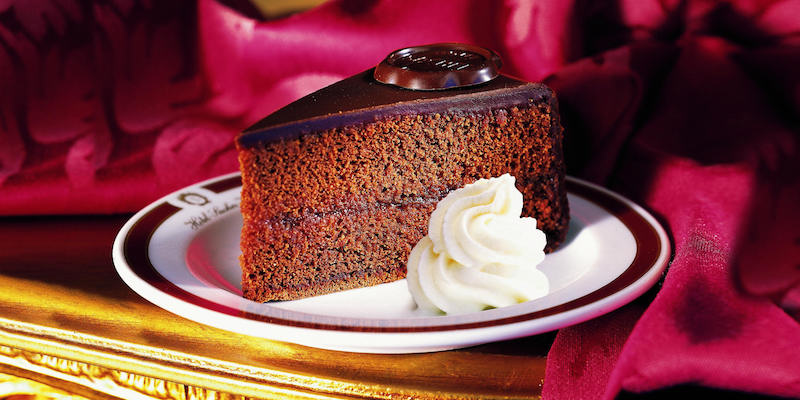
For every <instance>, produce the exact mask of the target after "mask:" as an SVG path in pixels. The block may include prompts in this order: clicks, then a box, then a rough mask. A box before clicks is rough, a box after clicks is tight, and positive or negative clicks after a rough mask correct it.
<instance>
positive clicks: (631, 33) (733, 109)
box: [0, 0, 800, 399]
mask: <svg viewBox="0 0 800 400" xmlns="http://www.w3.org/2000/svg"><path fill="white" fill-rule="evenodd" d="M0 17H2V18H0V214H2V215H16V214H23V215H31V214H59V213H72V214H75V213H98V212H100V213H108V212H131V211H135V210H137V209H139V208H141V207H143V206H144V205H146V204H147V203H148V202H150V201H153V200H155V199H156V198H158V197H159V196H162V195H164V194H166V193H168V192H170V191H172V190H176V189H178V188H180V187H183V186H185V185H188V184H191V183H194V182H197V181H199V180H202V179H205V178H209V177H213V176H216V175H219V174H222V173H226V172H232V171H235V170H236V169H237V163H236V155H235V151H234V148H233V145H232V143H233V142H232V141H233V138H234V136H235V135H236V133H237V132H238V131H239V130H241V129H242V128H243V127H245V126H247V125H248V124H250V123H253V122H255V121H256V120H257V119H258V118H260V117H262V116H264V115H266V114H268V113H269V112H271V111H274V110H276V109H277V108H279V107H281V106H283V105H285V104H287V103H289V102H291V101H292V100H294V99H296V98H299V97H301V96H303V95H304V94H307V93H309V92H311V91H313V90H315V89H318V88H320V87H323V86H325V85H327V84H329V83H332V82H334V81H336V80H338V79H341V78H343V77H346V76H348V75H351V74H354V73H356V72H359V71H362V70H364V69H366V68H369V67H371V66H373V65H374V64H375V63H376V62H378V61H379V60H380V59H381V58H382V57H383V56H384V55H385V54H387V53H388V52H389V51H391V50H394V49H396V48H400V47H404V46H408V45H415V44H422V43H430V42H441V41H459V42H468V43H475V44H478V45H483V46H488V47H491V48H493V49H495V50H496V51H498V52H499V53H500V54H501V56H502V57H503V60H504V64H505V66H504V71H505V72H506V73H509V74H512V75H516V76H519V77H522V78H525V79H528V80H536V81H544V82H546V83H547V84H549V85H550V86H551V87H553V88H554V89H555V90H556V92H557V94H558V96H559V101H560V106H561V113H562V117H563V122H564V125H565V128H566V133H565V135H566V141H565V147H566V155H567V164H568V169H569V173H570V174H573V175H576V176H579V177H583V178H585V179H589V180H591V181H594V182H597V183H600V184H603V185H605V186H608V187H610V188H611V189H613V190H616V191H618V192H620V193H622V194H624V195H626V196H628V197H630V198H631V199H633V200H634V201H636V202H638V203H640V204H641V205H643V206H644V207H646V208H647V209H649V210H650V211H652V212H653V214H654V215H656V217H657V218H658V219H659V220H660V221H661V222H662V223H663V224H664V225H665V227H666V228H667V229H668V231H669V232H670V234H671V236H672V238H673V245H674V257H673V260H672V262H671V264H670V266H669V269H668V271H667V273H666V276H665V277H664V279H663V282H662V283H661V284H660V285H659V286H658V287H657V288H656V289H654V290H653V291H651V295H648V296H644V297H643V298H641V299H639V300H637V301H635V302H634V303H632V304H630V305H628V306H625V307H623V308H621V309H619V310H616V311H614V312H612V313H610V314H608V315H605V316H603V317H600V318H597V319H594V320H591V321H587V322H585V323H583V324H579V325H576V326H572V327H568V328H564V329H562V330H561V331H559V333H558V334H557V336H556V340H555V343H554V344H553V347H552V349H551V351H550V353H549V355H548V365H547V371H546V377H545V381H544V388H543V395H544V397H545V398H546V399H583V398H597V397H604V398H614V397H616V396H619V395H620V394H622V393H625V394H626V396H627V395H632V394H636V393H648V392H654V391H658V390H663V389H667V388H671V387H690V388H691V387H698V388H699V387H702V388H708V389H712V390H726V391H734V392H739V393H758V394H764V395H772V396H787V397H800V346H798V345H797V344H798V343H800V324H798V319H800V264H799V263H800V229H798V222H800V218H799V217H800V208H798V204H800V201H798V200H800V173H798V171H800V157H799V156H798V152H800V143H799V141H800V134H799V133H798V129H799V127H800V118H798V115H800V74H798V73H797V71H800V0H774V1H755V0H742V1H727V2H707V1H689V0H671V1H665V0H659V1H657V0H643V1H640V0H618V1H607V0H603V1H593V2H586V1H578V0H569V1H559V0H539V1H535V0H516V1H513V0H507V1H498V2H483V1H466V0H464V1H449V2H429V1H421V0H407V1H402V2H399V1H331V2H329V3H326V4H324V5H322V6H319V7H317V8H314V9H312V10H309V11H307V12H304V13H301V14H296V15H292V16H289V17H286V18H280V19H275V20H269V21H265V20H256V19H253V18H251V17H248V16H245V15H244V14H243V13H241V12H239V11H238V10H236V9H234V8H231V7H228V6H226V5H223V4H220V3H219V2H217V1H215V0H198V1H196V2H195V1H188V0H186V1H171V2H156V1H133V0H109V1H105V2H89V1H80V0H50V1H38V2H25V1H12V0H7V1H0ZM704 393H708V392H704ZM726 393H727V392H726Z"/></svg>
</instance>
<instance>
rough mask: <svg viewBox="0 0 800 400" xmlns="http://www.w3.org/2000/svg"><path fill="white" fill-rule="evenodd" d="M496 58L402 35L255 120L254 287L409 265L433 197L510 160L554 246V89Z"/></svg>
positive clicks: (362, 280) (557, 234)
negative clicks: (399, 42)
mask: <svg viewBox="0 0 800 400" xmlns="http://www.w3.org/2000/svg"><path fill="white" fill-rule="evenodd" d="M497 69H499V58H498V57H497V56H496V55H495V54H494V53H493V52H491V51H488V50H486V49H483V48H479V47H475V46H469V45H461V44H452V43H446V44H436V45H428V46H419V47H412V48H408V49H402V50H399V51H396V52H393V53H392V54H390V56H389V57H387V59H386V60H384V62H382V63H381V64H380V65H379V66H378V67H377V68H373V69H370V70H367V71H365V72H362V73H360V74H357V75H355V76H353V77H350V78H347V79H344V80H342V81H340V82H337V83H334V84H333V85H330V86H328V87H325V88H323V89H321V90H319V91H317V92H314V93H312V94H310V95H308V96H306V97H303V98H301V99H299V100H297V101H295V102H293V103H291V104H289V105H288V106H286V107H284V108H282V109H280V110H278V111H276V112H275V113H273V114H271V115H269V116H267V117H266V118H264V119H263V120H261V121H259V122H258V123H256V124H255V125H253V126H252V127H250V128H248V129H247V130H245V131H244V132H243V133H242V134H241V135H240V136H239V137H238V138H237V140H236V144H237V148H238V151H239V161H240V166H241V172H242V199H241V212H242V216H243V218H244V227H243V229H242V237H241V250H242V255H241V258H240V261H241V267H242V290H243V292H244V296H245V297H246V298H248V299H251V300H255V301H260V302H265V301H272V300H290V299H297V298H302V297H308V296H315V295H320V294H326V293H331V292H335V291H340V290H345V289H352V288H358V287H364V286H370V285H375V284H379V283H384V282H390V281H394V280H397V279H401V278H403V277H404V276H405V273H406V270H405V268H406V267H405V265H406V261H407V259H408V255H409V252H410V251H411V248H412V247H413V246H414V244H415V243H417V241H419V239H420V238H422V237H423V236H424V235H425V234H426V229H427V223H428V219H429V216H430V214H431V212H432V211H433V209H434V208H435V206H436V203H437V202H438V201H439V200H440V199H442V198H444V197H445V196H446V195H447V193H449V192H450V191H452V190H455V189H458V188H460V187H462V186H464V185H466V184H469V183H472V182H474V181H476V180H478V179H480V178H489V177H496V176H500V175H502V174H505V173H509V174H511V175H513V176H514V177H515V178H516V182H517V187H518V189H519V190H520V191H521V192H522V193H523V195H524V209H523V216H531V217H534V218H536V220H537V221H538V226H539V228H540V229H541V230H543V231H544V232H545V234H546V235H547V238H548V246H547V250H548V251H551V250H553V249H555V248H556V247H557V246H558V245H559V243H561V242H562V241H563V239H564V237H565V235H566V231H567V225H568V219H569V210H568V205H567V199H566V191H565V183H564V163H563V156H562V129H561V126H560V124H559V116H558V106H557V102H556V98H555V96H554V94H553V92H552V90H550V89H549V88H547V87H546V86H544V85H542V84H539V83H529V82H524V81H521V80H518V79H515V78H512V77H509V76H505V75H500V74H498V73H497Z"/></svg>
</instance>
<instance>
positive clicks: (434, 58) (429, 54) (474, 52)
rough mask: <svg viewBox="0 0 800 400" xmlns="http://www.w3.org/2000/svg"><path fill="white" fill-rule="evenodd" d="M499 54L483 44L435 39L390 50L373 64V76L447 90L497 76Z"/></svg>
mask: <svg viewBox="0 0 800 400" xmlns="http://www.w3.org/2000/svg"><path fill="white" fill-rule="evenodd" d="M502 64H503V63H502V62H501V61H500V56H498V55H497V54H496V53H495V52H493V51H491V50H489V49H485V48H483V47H478V46H473V45H469V44H461V43H436V44H429V45H425V46H415V47H406V48H405V49H400V50H396V51H393V52H392V53H390V54H389V55H388V56H387V57H386V59H384V60H383V61H381V63H380V64H378V66H377V67H376V68H375V80H377V81H378V82H381V83H386V84H389V85H395V86H399V87H402V88H406V89H414V90H447V89H450V88H454V87H462V86H471V85H478V84H481V83H485V82H488V81H490V80H492V79H494V78H496V77H497V75H498V74H499V73H500V67H501V66H502Z"/></svg>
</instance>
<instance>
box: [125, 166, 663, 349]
mask: <svg viewBox="0 0 800 400" xmlns="http://www.w3.org/2000/svg"><path fill="white" fill-rule="evenodd" d="M239 186H241V181H240V177H239V176H238V175H232V176H228V177H223V178H222V179H219V180H212V181H210V182H209V183H206V184H203V185H202V186H200V187H201V188H203V189H206V190H209V191H211V192H214V193H222V192H225V191H228V190H231V189H235V188H237V187H239ZM567 189H568V191H569V193H570V194H571V195H575V196H579V197H582V198H584V199H586V200H588V201H590V202H592V203H594V204H596V205H597V206H599V207H601V208H603V209H604V210H606V211H607V212H608V213H609V214H611V215H613V216H614V217H616V218H617V219H619V221H621V222H622V223H623V224H624V225H625V227H626V228H627V229H628V230H629V231H630V232H631V233H632V235H633V237H634V239H635V241H636V255H635V257H634V259H633V261H632V262H631V263H630V265H629V266H628V267H627V268H626V269H625V270H624V272H623V273H622V274H620V275H619V276H617V277H616V278H615V279H614V280H613V281H611V282H609V283H608V284H606V285H604V286H602V287H600V288H598V289H597V290H594V291H592V292H590V293H588V294H586V295H584V296H582V297H579V298H577V299H574V300H571V301H568V302H565V303H562V304H559V305H556V306H553V307H549V308H546V309H542V310H538V311H534V312H528V313H523V314H520V315H514V316H511V317H504V318H497V319H490V320H482V321H477V322H465V323H453V324H444V325H426V326H403V325H402V324H398V325H392V326H354V325H339V324H330V323H317V322H310V321H298V320H291V319H285V318H279V317H273V316H265V315H261V314H256V313H252V312H248V311H244V310H241V309H237V308H233V307H230V306H227V305H223V304H219V303H216V302H213V301H210V300H208V299H205V298H203V297H200V296H197V295H195V294H193V293H190V292H188V291H186V290H184V289H182V288H181V287H179V286H177V285H176V284H174V283H173V282H171V281H169V280H168V279H166V278H165V277H164V276H162V275H161V274H160V273H159V272H158V271H157V270H156V268H155V267H154V266H153V264H152V263H151V261H150V258H149V254H148V249H149V245H150V240H151V237H152V235H153V233H154V232H155V230H156V229H157V228H158V227H159V226H160V225H161V224H162V223H164V221H166V220H167V219H168V218H169V217H171V216H172V215H174V214H175V213H177V212H178V211H180V210H181V209H180V208H178V207H176V206H173V205H171V204H169V203H168V202H166V201H163V200H162V201H160V202H157V203H156V204H155V206H154V207H152V208H150V209H149V210H147V211H145V212H144V213H143V214H142V215H139V216H138V218H137V219H136V222H135V223H134V224H133V225H132V226H131V227H130V229H129V230H128V231H127V233H126V234H125V235H124V237H123V238H122V248H121V250H122V256H123V258H124V260H125V261H126V263H127V266H128V268H129V269H130V270H131V271H132V272H133V273H134V274H135V275H136V276H137V277H139V278H140V279H142V280H143V281H144V282H145V283H147V284H148V285H150V286H152V287H153V288H155V289H156V290H159V291H161V292H164V293H167V294H168V295H170V296H172V297H174V298H177V299H179V300H181V301H184V302H186V303H188V304H191V305H194V306H197V307H201V308H204V309H207V310H211V311H215V312H218V313H222V314H226V315H230V316H233V317H238V318H244V319H248V320H253V321H260V322H265V323H269V324H276V325H282V326H287V327H299V328H309V329H315V330H332V331H349V332H381V333H405V332H408V333H414V332H435V331H449V330H463V329H476V328H487V327H492V326H499V325H507V324H513V323H518V322H524V321H530V320H535V319H539V318H544V317H548V316H552V315H555V314H560V313H565V312H568V311H572V310H576V309H578V308H581V307H584V306H587V305H590V304H592V303H595V302H598V301H600V300H602V299H605V298H607V297H609V296H611V295H613V294H615V293H618V292H620V291H623V290H625V289H626V288H628V287H630V286H632V285H634V284H635V283H636V282H638V281H639V280H640V279H643V278H645V276H646V275H647V274H648V273H649V272H650V271H652V270H653V268H654V266H657V267H658V268H659V270H660V269H663V268H664V267H665V266H666V263H667V262H668V259H669V257H664V254H665V252H669V246H670V245H669V242H668V241H667V240H665V238H666V235H665V233H664V232H663V231H661V232H659V231H658V230H657V229H656V226H654V223H655V221H654V220H653V221H648V220H647V219H646V218H645V217H644V215H643V213H644V211H643V210H637V209H635V208H634V207H635V206H634V205H632V203H630V201H628V200H626V199H624V198H623V197H622V196H619V195H617V194H615V193H613V192H611V191H609V190H607V189H604V188H602V187H599V186H596V185H594V184H591V183H588V182H585V181H581V180H578V179H575V178H571V177H568V178H567ZM135 218H136V217H135ZM659 229H660V227H659ZM118 240H119V238H118ZM659 259H661V260H659ZM657 264H661V265H657ZM647 287H648V288H649V285H648V286H647ZM643 291H644V290H642V292H643Z"/></svg>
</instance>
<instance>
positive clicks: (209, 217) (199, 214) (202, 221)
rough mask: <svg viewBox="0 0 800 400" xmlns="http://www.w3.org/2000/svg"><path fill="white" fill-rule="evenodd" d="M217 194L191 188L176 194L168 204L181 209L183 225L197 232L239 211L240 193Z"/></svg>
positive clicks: (198, 188)
mask: <svg viewBox="0 0 800 400" xmlns="http://www.w3.org/2000/svg"><path fill="white" fill-rule="evenodd" d="M234 193H235V195H232V194H231V193H229V192H224V193H215V192H212V191H210V190H208V189H204V188H202V187H190V188H187V189H185V190H182V191H180V192H178V193H175V194H174V195H173V196H171V197H170V198H169V199H168V200H167V203H169V204H171V205H173V206H175V207H178V208H181V209H182V211H181V212H180V215H181V216H183V215H185V216H186V217H185V219H184V221H183V225H185V226H188V227H189V228H191V229H192V230H193V231H197V230H199V229H200V228H202V227H203V226H204V225H206V224H207V223H209V222H211V221H213V220H214V219H216V218H217V217H219V216H221V215H223V214H226V213H228V212H230V211H232V210H238V209H239V202H240V196H239V192H238V191H236V192H234Z"/></svg>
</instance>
